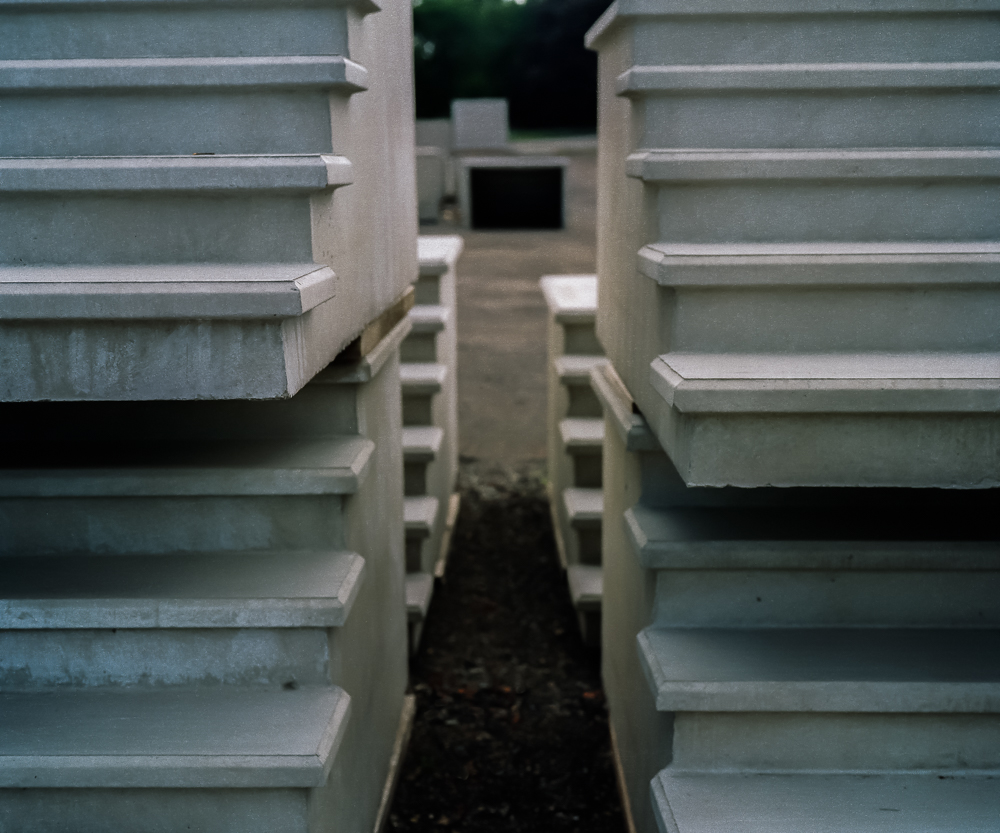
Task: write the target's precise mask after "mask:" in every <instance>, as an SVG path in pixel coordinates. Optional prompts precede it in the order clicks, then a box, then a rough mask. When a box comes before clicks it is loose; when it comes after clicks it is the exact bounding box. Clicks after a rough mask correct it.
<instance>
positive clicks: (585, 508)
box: [562, 486, 604, 527]
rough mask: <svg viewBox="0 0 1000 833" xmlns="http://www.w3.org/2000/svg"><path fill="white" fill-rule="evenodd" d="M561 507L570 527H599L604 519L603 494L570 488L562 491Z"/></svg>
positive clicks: (576, 487) (597, 490)
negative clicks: (564, 511)
mask: <svg viewBox="0 0 1000 833" xmlns="http://www.w3.org/2000/svg"><path fill="white" fill-rule="evenodd" d="M562 500H563V506H565V507H566V517H567V519H568V520H569V523H570V525H571V526H575V527H580V526H591V527H593V526H600V524H601V521H602V520H603V518H604V492H603V491H602V490H601V489H583V488H580V487H579V486H571V487H569V488H567V489H563V492H562Z"/></svg>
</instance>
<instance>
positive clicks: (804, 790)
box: [651, 769, 1000, 833]
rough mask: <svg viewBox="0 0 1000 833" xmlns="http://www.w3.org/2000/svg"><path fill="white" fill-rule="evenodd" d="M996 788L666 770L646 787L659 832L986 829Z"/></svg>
mask: <svg viewBox="0 0 1000 833" xmlns="http://www.w3.org/2000/svg"><path fill="white" fill-rule="evenodd" d="M996 786H997V778H996V776H995V775H992V776H991V775H987V776H974V775H969V776H964V777H962V776H960V777H953V776H951V777H948V778H945V779H941V778H938V777H936V776H934V775H930V774H928V775H905V774H878V775H875V774H872V775H837V774H806V773H798V774H794V775H792V774H789V775H762V774H752V773H746V774H736V773H730V774H723V773H707V772H706V773H694V772H692V773H680V772H679V773H674V772H672V771H671V770H670V769H665V770H663V771H662V772H660V773H659V774H658V775H657V776H656V777H655V778H654V779H653V782H652V785H651V788H652V799H653V805H654V808H655V812H656V816H657V823H658V824H659V825H660V829H661V831H663V833H715V831H718V830H739V831H740V833H779V831H780V833H786V832H787V833H791V832H792V831H796V833H840V831H845V830H850V831H856V833H952V831H956V830H961V831H963V833H989V831H993V830H996V826H997V823H998V822H1000V797H998V793H997V789H996ZM737 825H738V826H737Z"/></svg>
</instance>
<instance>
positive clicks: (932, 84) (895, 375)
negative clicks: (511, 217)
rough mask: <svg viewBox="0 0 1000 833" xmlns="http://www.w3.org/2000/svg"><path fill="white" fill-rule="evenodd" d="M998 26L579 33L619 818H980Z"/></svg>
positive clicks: (902, 14)
mask: <svg viewBox="0 0 1000 833" xmlns="http://www.w3.org/2000/svg"><path fill="white" fill-rule="evenodd" d="M998 12H1000V6H998V4H996V3H993V2H988V3H976V4H971V3H946V2H935V1H934V0H892V2H887V3H882V4H879V6H878V8H875V7H874V6H872V4H869V3H860V2H858V3H855V2H847V3H837V4H826V5H816V4H801V3H795V2H789V0H753V2H751V3H733V2H729V0H718V2H713V3H710V4H691V3H687V2H685V1H684V0H619V2H617V3H615V4H614V5H613V6H612V7H611V9H609V11H608V13H607V14H606V15H605V16H604V18H603V19H602V20H601V21H599V22H598V24H597V25H596V26H595V27H594V29H593V30H592V31H591V33H590V35H589V36H588V38H589V42H590V44H591V45H592V46H593V47H594V48H595V49H597V50H598V52H599V73H600V82H599V83H600V91H599V102H600V103H599V109H600V115H599V130H600V133H599V144H600V152H599V170H598V200H599V206H598V216H599V219H598V282H599V286H598V313H597V332H598V336H599V338H600V340H601V343H602V344H603V345H604V347H605V348H606V350H607V353H608V357H609V359H610V365H608V366H606V367H605V368H603V369H597V370H595V371H593V373H592V380H593V383H594V387H595V390H596V391H597V392H598V394H599V396H600V398H601V400H602V403H603V405H604V410H605V419H606V424H607V428H606V431H605V446H604V501H605V525H604V538H603V559H604V604H603V629H604V630H603V638H602V639H603V642H602V644H603V652H602V656H603V663H604V681H605V686H606V690H607V695H608V701H609V708H610V716H611V725H612V731H613V738H614V743H615V747H616V757H617V760H618V762H619V769H620V774H621V778H622V783H623V792H624V794H625V797H626V804H627V806H628V809H629V814H630V818H631V824H632V826H633V827H634V829H636V830H639V831H644V832H645V831H650V832H651V831H653V830H657V829H659V830H661V831H669V833H702V831H704V832H705V833H707V832H708V831H716V830H720V829H740V830H745V831H752V833H774V832H775V831H779V830H780V831H783V830H791V829H794V830H796V831H800V833H819V832H820V831H824V833H825V831H832V830H851V831H897V830H898V831H904V830H905V831H945V830H947V831H955V832H956V833H958V831H973V830H974V831H986V830H993V829H996V828H997V826H998V824H1000V799H998V796H1000V791H998V790H997V789H996V784H997V780H996V779H997V775H998V773H1000V757H998V756H997V754H996V749H997V748H998V747H997V744H996V735H997V731H998V728H1000V720H998V717H997V715H998V714H1000V699H998V697H1000V674H998V672H997V668H1000V664H998V660H1000V637H998V635H997V634H998V632H1000V631H998V625H1000V610H998V608H997V605H996V602H995V599H996V594H995V591H994V588H995V587H996V586H997V583H998V580H1000V574H998V570H1000V561H998V558H1000V535H998V534H997V532H996V530H995V528H994V526H995V525H992V524H991V523H990V522H989V520H987V519H989V518H992V517H995V516H996V514H997V510H998V503H1000V499H998V494H997V490H996V488H995V487H996V485H997V484H998V482H1000V467H998V465H997V459H998V457H997V451H996V449H997V446H996V437H997V436H998V434H997V415H996V412H997V409H996V400H997V392H998V390H1000V362H998V360H997V355H998V352H997V351H998V343H997V340H996V334H997V330H996V328H995V327H993V326H992V324H991V323H990V316H991V315H992V313H991V310H993V309H994V308H995V307H996V302H997V297H998V296H997V292H996V284H997V274H998V273H997V264H998V262H1000V260H998V257H997V255H998V252H1000V249H998V247H997V240H1000V227H998V226H997V224H996V212H995V211H994V210H993V209H992V208H991V206H992V205H993V204H994V203H995V201H996V182H997V177H996V171H995V166H996V160H997V158H1000V157H998V155H997V154H998V151H997V150H996V149H995V148H992V147H990V145H991V144H995V143H996V135H997V134H996V124H997V119H996V104H997V101H998V100H1000V99H998V97H997V91H998V88H1000V75H998V70H1000V62H998V61H997V58H998V57H1000V56H998V54H997V43H1000V41H998V39H997V37H996V35H997V33H998V31H1000V15H998ZM779 487H780V488H779ZM862 487H863V488H862ZM942 487H947V488H942Z"/></svg>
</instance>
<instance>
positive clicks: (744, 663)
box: [638, 627, 1000, 714]
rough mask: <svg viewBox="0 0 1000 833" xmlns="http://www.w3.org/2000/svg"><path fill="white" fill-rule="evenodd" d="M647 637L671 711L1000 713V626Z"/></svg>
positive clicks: (664, 703) (675, 631) (643, 639)
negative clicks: (988, 627)
mask: <svg viewBox="0 0 1000 833" xmlns="http://www.w3.org/2000/svg"><path fill="white" fill-rule="evenodd" d="M638 640H639V653H640V658H641V660H642V663H643V666H644V670H645V672H646V675H647V679H648V681H649V683H650V687H651V689H652V692H653V694H654V696H655V698H656V707H657V709H659V710H661V711H678V712H688V711H694V712H809V713H812V712H817V713H832V712H848V713H883V712H892V713H896V714H899V713H909V714H928V713H960V714H977V713H996V712H998V711H1000V631H997V630H985V629H959V628H943V629H928V628H899V629H894V628H761V629H752V628H735V629H725V628H702V629H699V628H659V627H650V628H646V629H645V630H643V631H642V632H641V633H640V634H639V637H638Z"/></svg>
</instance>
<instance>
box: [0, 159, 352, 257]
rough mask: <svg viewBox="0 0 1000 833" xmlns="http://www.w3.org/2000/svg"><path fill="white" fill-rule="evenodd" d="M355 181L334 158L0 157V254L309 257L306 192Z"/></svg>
mask: <svg viewBox="0 0 1000 833" xmlns="http://www.w3.org/2000/svg"><path fill="white" fill-rule="evenodd" d="M351 180H352V173H351V164H350V162H348V161H347V160H346V159H345V158H343V157H340V156H322V155H301V156H214V155H212V156H197V155H193V156H192V155H188V156H143V157H86V158H84V157H81V158H48V159H4V158H0V196H2V200H0V222H2V224H3V226H4V229H5V233H4V236H3V239H2V240H0V264H7V265H13V266H23V265H33V264H45V265H62V264H74V265H97V264H100V265H104V264H136V263H144V264H149V263H233V262H245V263H274V262H287V263H303V262H311V261H312V259H313V251H314V247H315V246H316V245H317V244H318V243H319V242H320V241H321V240H324V239H325V238H326V237H327V236H329V234H330V233H331V232H332V229H329V228H326V227H323V226H321V225H316V226H314V225H313V222H312V219H311V215H310V199H311V198H312V197H314V196H317V195H320V194H322V193H328V192H329V191H330V190H331V189H335V188H338V187H340V186H342V185H346V184H348V183H349V182H351ZM109 228H114V229H115V233H114V234H107V233H104V231H106V230H107V229H109ZM39 229H42V230H43V231H42V232H40V231H39Z"/></svg>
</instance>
